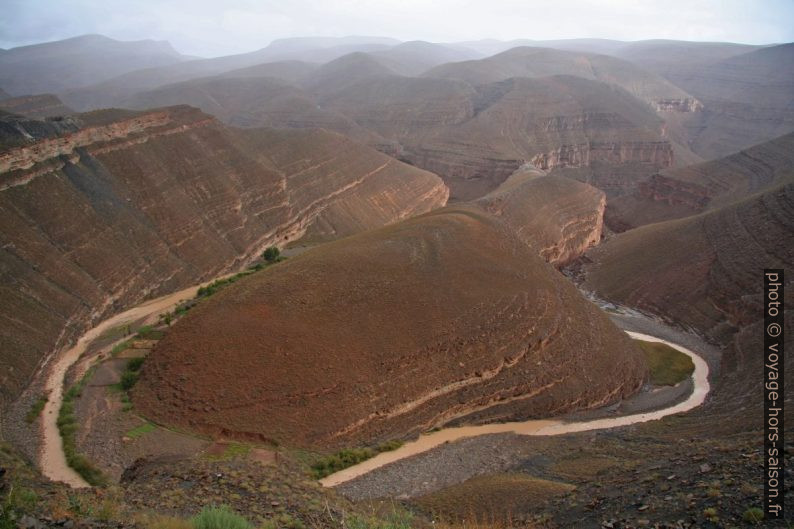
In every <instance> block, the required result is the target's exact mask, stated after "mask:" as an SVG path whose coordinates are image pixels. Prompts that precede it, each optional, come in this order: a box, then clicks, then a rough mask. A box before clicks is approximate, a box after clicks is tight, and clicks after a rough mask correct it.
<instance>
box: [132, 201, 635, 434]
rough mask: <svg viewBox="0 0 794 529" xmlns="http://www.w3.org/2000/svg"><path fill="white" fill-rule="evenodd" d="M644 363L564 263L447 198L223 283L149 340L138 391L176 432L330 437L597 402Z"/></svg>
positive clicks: (629, 386) (628, 383)
mask: <svg viewBox="0 0 794 529" xmlns="http://www.w3.org/2000/svg"><path fill="white" fill-rule="evenodd" d="M188 359H189V361H188ZM319 366H322V368H318V367H319ZM644 375H645V367H644V364H643V360H642V356H641V354H640V353H639V351H638V350H637V349H636V347H635V346H634V345H633V343H632V342H630V340H628V338H627V337H626V336H625V335H624V334H623V333H621V332H620V331H618V330H617V329H616V328H615V327H614V326H613V325H612V324H611V323H610V322H609V320H608V319H607V318H606V316H605V315H604V314H603V313H601V312H600V311H599V310H598V309H596V308H595V307H594V306H593V305H591V304H590V303H589V302H587V301H585V300H584V299H583V298H582V297H581V296H580V295H579V293H578V292H577V291H576V289H575V288H574V287H573V285H571V284H570V283H569V282H568V281H567V280H566V279H565V278H564V277H563V276H562V275H560V274H559V273H557V272H556V271H554V269H553V268H552V267H550V266H549V265H548V264H546V263H544V262H543V261H542V260H541V259H540V258H539V257H538V256H537V255H536V254H535V252H534V250H533V249H531V248H529V247H528V246H526V244H525V243H524V242H523V241H521V240H520V239H518V238H517V237H515V236H514V235H513V234H512V233H511V232H510V230H509V229H508V228H507V227H505V226H503V225H502V224H501V223H499V222H498V221H496V220H495V219H493V218H492V217H490V216H488V215H487V214H485V213H483V212H481V211H478V210H476V209H471V208H466V209H464V208H460V207H458V208H451V209H450V208H447V209H443V210H439V211H437V212H433V213H430V214H427V215H423V216H421V217H417V218H414V219H409V220H406V221H404V222H402V223H399V224H395V225H391V226H389V227H386V228H383V229H380V230H376V231H371V232H367V233H363V234H359V235H355V236H353V237H350V238H347V239H343V240H340V241H336V242H333V243H330V244H328V245H324V246H323V247H321V248H318V249H316V250H312V251H308V252H306V253H304V254H302V255H300V256H298V257H296V258H292V259H290V260H288V261H286V262H284V263H280V264H278V265H276V266H274V267H271V268H269V269H267V270H266V271H265V272H263V273H260V274H255V275H253V276H249V277H248V278H246V279H244V280H241V281H240V282H238V283H236V284H235V285H234V286H233V287H230V288H227V289H225V290H223V291H221V292H220V293H218V294H216V295H215V296H213V297H212V298H210V299H209V300H208V302H206V303H203V304H201V305H200V306H199V307H198V308H197V309H195V310H194V311H193V312H191V313H190V314H189V315H188V316H187V317H186V318H184V319H182V320H180V321H179V322H178V323H177V324H176V325H175V326H174V328H173V329H172V331H171V332H170V333H169V334H168V336H167V337H166V338H165V339H164V340H163V341H161V342H160V343H159V344H158V346H157V347H156V348H155V350H154V351H153V352H152V354H151V356H150V357H149V359H148V360H147V362H146V365H145V366H144V369H143V373H142V379H141V380H140V381H139V382H138V384H137V385H136V388H135V390H134V395H133V399H134V401H135V403H136V406H138V407H139V409H141V410H142V413H144V414H145V415H147V416H149V417H151V418H152V419H154V420H156V421H158V422H162V423H166V424H169V425H173V426H178V427H185V428H189V429H191V430H196V431H201V432H205V433H209V434H213V435H218V436H221V437H224V436H226V437H245V438H255V439H260V440H263V439H269V440H273V441H278V442H281V443H285V444H287V445H290V446H295V445H297V446H309V447H325V448H333V447H341V446H351V445H359V444H367V443H372V442H376V441H384V440H387V439H392V438H404V437H406V436H409V435H412V434H417V433H419V432H421V431H423V430H427V429H430V428H433V427H436V426H441V425H443V424H445V423H448V422H450V421H474V422H481V421H488V420H494V419H508V418H517V417H532V416H548V415H552V414H555V413H560V412H562V411H565V410H570V409H576V408H586V407H589V406H597V405H599V404H603V403H605V402H608V401H611V400H613V399H616V398H618V397H620V396H625V395H628V394H630V393H632V392H633V391H635V390H636V389H637V388H638V387H639V385H640V384H641V383H642V380H643V378H644ZM231 381H233V382H231Z"/></svg>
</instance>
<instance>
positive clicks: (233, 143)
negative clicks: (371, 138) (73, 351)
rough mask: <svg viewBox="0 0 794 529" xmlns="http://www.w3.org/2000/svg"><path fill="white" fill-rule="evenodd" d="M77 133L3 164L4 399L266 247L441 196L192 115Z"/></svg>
mask: <svg viewBox="0 0 794 529" xmlns="http://www.w3.org/2000/svg"><path fill="white" fill-rule="evenodd" d="M76 119H77V120H79V121H80V125H79V127H78V128H77V130H73V129H74V127H71V128H69V130H67V131H66V132H65V133H64V134H62V135H57V136H55V137H44V138H43V139H40V140H36V139H33V140H31V139H27V141H24V140H25V138H22V139H20V140H19V143H26V144H25V145H22V146H15V147H10V148H5V149H4V150H3V152H2V156H3V158H2V159H3V164H4V165H3V167H5V168H7V169H6V171H5V172H3V173H0V277H1V278H2V286H1V287H0V290H2V292H0V299H2V300H3V302H2V303H1V304H0V351H2V359H3V363H2V371H1V372H0V381H1V382H2V384H0V386H1V387H2V391H3V393H2V398H3V399H7V398H9V397H13V396H14V395H15V394H16V393H17V392H18V391H19V390H20V388H21V387H23V386H24V385H25V383H26V382H27V380H28V378H29V377H30V375H31V374H32V373H33V371H34V370H35V368H36V366H37V365H38V364H39V362H40V361H41V359H42V358H44V357H45V356H46V354H47V353H48V352H50V351H52V350H54V349H57V348H58V347H61V346H63V345H65V344H67V343H69V342H70V341H71V340H72V339H73V338H74V337H75V336H77V335H79V334H80V333H81V331H83V330H84V329H85V328H86V327H87V326H88V325H90V324H91V323H95V322H97V321H98V320H101V319H103V318H105V317H107V316H109V315H110V314H112V313H114V312H117V311H120V310H122V309H124V308H125V307H129V306H130V305H133V304H135V303H137V302H139V301H141V300H143V299H145V298H147V297H150V296H154V295H157V294H164V293H167V292H170V291H174V290H178V289H180V288H184V287H186V286H189V285H191V284H195V283H197V282H199V281H201V280H203V279H207V278H211V277H214V276H216V275H218V274H220V273H223V272H225V271H230V270H234V269H236V268H239V267H241V266H243V265H244V264H245V263H246V262H248V261H249V260H250V259H252V258H255V257H257V256H258V255H259V254H260V253H261V251H262V250H263V249H264V248H265V247H267V246H270V245H273V244H275V245H279V246H280V245H283V244H286V243H287V242H290V241H293V240H296V239H299V238H301V237H303V236H304V235H306V234H307V233H311V234H312V235H313V236H316V237H317V238H322V239H329V238H335V237H340V236H344V235H348V234H351V233H355V232H357V231H360V230H364V229H371V228H373V227H377V226H382V225H383V224H387V223H390V222H394V221H396V220H399V219H402V218H404V217H405V216H407V215H413V214H418V213H423V212H426V211H429V210H431V209H433V208H436V207H440V206H442V205H444V204H445V202H446V199H447V195H448V191H447V189H446V187H445V186H444V184H443V183H442V181H441V180H440V179H439V178H438V177H436V176H435V175H433V174H431V173H428V172H426V171H423V170H420V169H417V168H414V167H410V166H408V165H405V164H402V163H400V162H398V161H396V160H394V159H392V158H389V157H387V156H385V155H383V154H381V153H378V152H377V151H375V150H373V149H369V148H367V147H364V146H361V145H359V144H356V143H353V142H352V141H350V140H348V139H346V138H345V137H343V136H341V135H338V134H334V133H330V132H326V131H321V130H313V131H291V132H279V131H274V130H268V129H251V130H235V129H227V128H225V127H224V126H223V125H221V124H220V123H219V122H218V121H216V120H214V119H212V118H210V117H209V116H207V115H206V114H203V113H201V112H199V111H197V110H196V109H193V108H190V107H173V108H167V109H160V110H157V111H152V112H144V113H131V112H119V111H106V112H97V113H89V114H82V115H79V116H77V117H76ZM31 123H32V124H31V126H30V128H31V130H32V129H35V128H36V127H41V126H42V124H44V125H46V122H38V121H36V122H31ZM74 123H76V122H73V125H74ZM14 126H15V127H16V128H14V129H12V130H17V131H18V132H19V129H20V128H21V129H22V131H23V132H24V129H25V125H24V123H20V122H17V123H16V124H15V125H14ZM47 131H49V132H53V130H51V129H47ZM19 134H21V132H20V133H19Z"/></svg>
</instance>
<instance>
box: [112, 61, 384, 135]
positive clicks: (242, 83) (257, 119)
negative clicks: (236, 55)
mask: <svg viewBox="0 0 794 529" xmlns="http://www.w3.org/2000/svg"><path fill="white" fill-rule="evenodd" d="M262 66H265V65H262ZM261 71H264V72H267V71H268V70H265V69H264V68H262V69H261ZM249 74H250V72H249V73H248V74H246V73H245V72H243V73H242V74H241V75H245V76H244V77H231V76H218V77H210V78H201V79H193V80H191V81H184V82H181V83H174V84H169V85H165V86H161V87H159V88H155V89H154V90H149V91H146V92H140V93H138V94H135V95H134V96H132V97H131V98H129V99H127V100H125V101H123V102H121V106H123V107H125V108H134V109H147V108H154V107H160V106H169V105H181V104H187V105H191V106H195V107H198V108H200V109H201V110H203V111H204V112H207V113H208V114H212V115H213V116H215V117H216V118H218V119H220V120H221V121H223V122H224V123H228V124H230V125H234V126H237V127H275V128H315V127H318V128H324V129H328V130H332V131H335V132H339V133H342V134H345V135H346V136H349V137H350V138H353V139H355V140H357V141H360V142H362V143H369V144H377V143H379V142H381V141H382V139H381V138H380V137H379V136H378V135H377V134H375V133H373V132H370V131H369V130H367V129H365V128H363V127H362V126H360V125H359V124H357V123H356V122H354V121H353V120H352V119H350V118H349V117H347V116H344V115H342V114H340V113H338V112H335V111H333V110H328V109H323V108H320V107H319V105H318V104H317V102H316V101H315V99H314V97H313V96H311V95H310V94H308V93H306V92H304V91H303V90H301V89H300V88H298V87H296V86H294V85H292V84H289V83H288V82H285V81H283V80H280V79H275V78H272V77H267V76H265V77H261V76H255V75H253V74H250V75H249Z"/></svg>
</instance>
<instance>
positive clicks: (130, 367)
mask: <svg viewBox="0 0 794 529" xmlns="http://www.w3.org/2000/svg"><path fill="white" fill-rule="evenodd" d="M144 360H145V359H144V358H143V357H139V358H130V360H129V361H128V362H127V367H125V368H124V372H123V373H121V382H119V385H120V386H121V389H123V390H124V391H129V390H130V389H132V386H134V385H135V383H136V382H138V376H139V375H140V371H141V366H142V365H143V361H144Z"/></svg>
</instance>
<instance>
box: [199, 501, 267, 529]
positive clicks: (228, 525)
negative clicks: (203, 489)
mask: <svg viewBox="0 0 794 529" xmlns="http://www.w3.org/2000/svg"><path fill="white" fill-rule="evenodd" d="M190 522H191V523H192V524H193V527H194V529H253V526H252V525H251V523H250V522H249V521H248V520H246V519H245V518H243V517H242V516H240V515H239V514H237V513H235V512H233V511H232V510H231V509H230V508H229V507H228V506H226V505H221V506H218V507H216V506H214V505H210V506H207V507H204V508H203V509H201V512H200V513H198V514H197V515H196V516H194V517H193V518H192V519H191V520H190Z"/></svg>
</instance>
